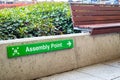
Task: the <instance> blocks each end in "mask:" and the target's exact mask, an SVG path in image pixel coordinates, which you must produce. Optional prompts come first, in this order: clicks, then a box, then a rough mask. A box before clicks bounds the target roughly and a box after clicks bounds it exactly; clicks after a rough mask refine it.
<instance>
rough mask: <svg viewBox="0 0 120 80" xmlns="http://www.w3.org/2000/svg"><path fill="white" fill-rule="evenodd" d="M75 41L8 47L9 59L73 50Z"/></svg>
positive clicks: (67, 40)
mask: <svg viewBox="0 0 120 80" xmlns="http://www.w3.org/2000/svg"><path fill="white" fill-rule="evenodd" d="M73 46H74V42H73V39H66V40H56V41H49V42H39V43H32V44H23V45H15V46H8V47H7V56H8V58H15V57H19V56H26V55H32V54H39V53H44V52H51V51H57V50H64V49H70V48H73Z"/></svg>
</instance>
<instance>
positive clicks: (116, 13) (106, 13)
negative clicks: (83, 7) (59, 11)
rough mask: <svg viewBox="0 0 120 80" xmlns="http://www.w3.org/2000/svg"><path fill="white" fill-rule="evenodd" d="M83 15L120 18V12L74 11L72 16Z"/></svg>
mask: <svg viewBox="0 0 120 80" xmlns="http://www.w3.org/2000/svg"><path fill="white" fill-rule="evenodd" d="M81 15H85V16H89V15H93V16H112V15H115V16H120V11H86V12H83V11H73V12H72V16H81Z"/></svg>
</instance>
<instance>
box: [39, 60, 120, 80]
mask: <svg viewBox="0 0 120 80" xmlns="http://www.w3.org/2000/svg"><path fill="white" fill-rule="evenodd" d="M37 80H120V59H116V60H112V61H108V62H104V63H100V64H95V65H91V66H87V67H83V68H79V69H77V70H73V71H69V72H65V73H61V74H55V75H52V76H48V77H43V78H40V79H37Z"/></svg>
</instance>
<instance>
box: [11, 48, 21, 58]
mask: <svg viewBox="0 0 120 80" xmlns="http://www.w3.org/2000/svg"><path fill="white" fill-rule="evenodd" d="M18 49H19V47H17V48H12V50H13V56H14V55H16V54H17V55H19V54H20V53H19V52H18Z"/></svg>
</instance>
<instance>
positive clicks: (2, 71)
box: [0, 33, 120, 80]
mask: <svg viewBox="0 0 120 80" xmlns="http://www.w3.org/2000/svg"><path fill="white" fill-rule="evenodd" d="M65 39H72V40H74V47H73V48H71V49H65V50H58V51H53V52H45V53H41V54H34V55H29V56H21V57H17V58H11V59H9V58H7V47H8V46H13V45H23V44H33V43H38V42H43V41H44V42H47V41H56V40H65ZM0 51H1V52H0V80H28V79H35V78H40V77H43V76H48V75H51V74H56V73H60V72H65V71H69V70H73V69H76V68H80V67H83V66H87V65H91V64H95V63H99V62H103V61H107V60H110V59H115V58H119V57H120V33H114V34H104V35H97V36H90V35H89V34H68V35H58V36H47V37H35V38H24V39H16V40H5V41H0Z"/></svg>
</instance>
